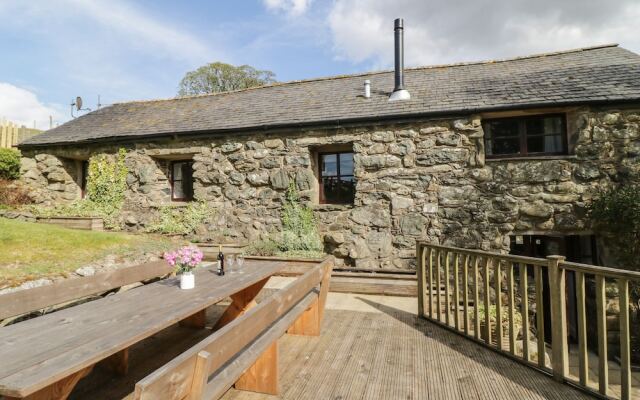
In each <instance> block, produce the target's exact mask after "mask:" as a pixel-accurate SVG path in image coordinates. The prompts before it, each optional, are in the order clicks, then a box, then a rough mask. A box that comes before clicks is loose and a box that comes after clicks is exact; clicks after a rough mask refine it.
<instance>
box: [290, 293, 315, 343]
mask: <svg viewBox="0 0 640 400" xmlns="http://www.w3.org/2000/svg"><path fill="white" fill-rule="evenodd" d="M319 308H320V306H319V300H318V299H316V300H314V301H313V303H311V306H310V307H309V308H308V309H306V310H305V312H303V313H302V315H300V316H299V317H298V319H296V321H295V322H294V323H293V325H291V326H290V327H289V329H287V333H288V334H289V335H303V336H320V315H319Z"/></svg>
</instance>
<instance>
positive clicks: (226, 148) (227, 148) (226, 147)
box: [220, 142, 242, 153]
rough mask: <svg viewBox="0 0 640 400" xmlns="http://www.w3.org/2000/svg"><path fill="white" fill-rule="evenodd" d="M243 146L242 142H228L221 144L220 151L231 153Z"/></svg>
mask: <svg viewBox="0 0 640 400" xmlns="http://www.w3.org/2000/svg"><path fill="white" fill-rule="evenodd" d="M241 148H242V143H235V142H228V143H225V144H223V145H222V146H220V151H221V152H223V153H231V152H234V151H238V150H240V149H241Z"/></svg>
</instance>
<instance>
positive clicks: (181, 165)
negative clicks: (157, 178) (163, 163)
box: [171, 160, 193, 201]
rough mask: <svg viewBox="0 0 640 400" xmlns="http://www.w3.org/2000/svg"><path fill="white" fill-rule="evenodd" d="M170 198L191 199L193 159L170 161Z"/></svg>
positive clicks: (178, 199)
mask: <svg viewBox="0 0 640 400" xmlns="http://www.w3.org/2000/svg"><path fill="white" fill-rule="evenodd" d="M171 200H175V201H191V200H193V161H191V160H188V161H173V162H172V163H171Z"/></svg>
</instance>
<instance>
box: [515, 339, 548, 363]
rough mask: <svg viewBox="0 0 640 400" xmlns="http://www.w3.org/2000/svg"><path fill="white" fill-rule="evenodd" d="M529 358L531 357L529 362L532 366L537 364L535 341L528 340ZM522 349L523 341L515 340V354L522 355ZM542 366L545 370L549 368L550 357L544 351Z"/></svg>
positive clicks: (536, 344)
mask: <svg viewBox="0 0 640 400" xmlns="http://www.w3.org/2000/svg"><path fill="white" fill-rule="evenodd" d="M528 347H529V357H531V362H532V363H534V364H536V365H537V364H538V341H537V340H533V339H531V340H529V346H528ZM523 349H524V342H523V340H516V347H515V353H516V354H522V351H523ZM544 364H545V366H546V367H547V368H551V357H549V354H547V352H546V351H545V353H544Z"/></svg>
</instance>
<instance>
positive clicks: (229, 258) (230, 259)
mask: <svg viewBox="0 0 640 400" xmlns="http://www.w3.org/2000/svg"><path fill="white" fill-rule="evenodd" d="M235 262H236V257H235V255H233V254H229V255H228V256H227V266H228V267H229V271H231V270H233V265H234V264H235Z"/></svg>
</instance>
